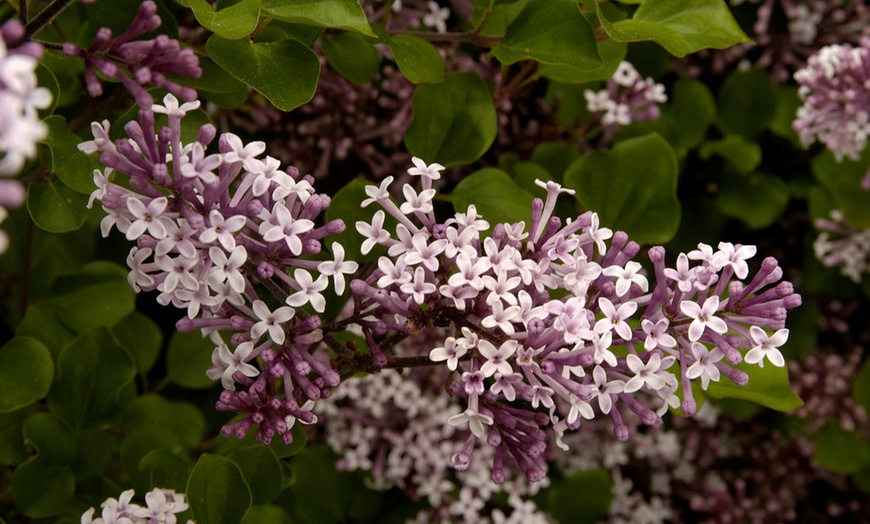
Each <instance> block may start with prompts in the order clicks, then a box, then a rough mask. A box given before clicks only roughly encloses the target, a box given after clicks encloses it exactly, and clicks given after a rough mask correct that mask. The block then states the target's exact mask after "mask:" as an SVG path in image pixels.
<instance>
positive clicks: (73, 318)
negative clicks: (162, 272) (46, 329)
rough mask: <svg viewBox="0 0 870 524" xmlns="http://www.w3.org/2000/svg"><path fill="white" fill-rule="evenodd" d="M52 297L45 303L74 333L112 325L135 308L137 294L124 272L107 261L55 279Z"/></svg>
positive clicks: (97, 262) (91, 264)
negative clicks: (50, 306) (51, 307)
mask: <svg viewBox="0 0 870 524" xmlns="http://www.w3.org/2000/svg"><path fill="white" fill-rule="evenodd" d="M52 295H54V296H53V297H52V298H51V299H50V300H49V302H48V303H49V304H51V305H52V306H53V307H54V308H55V311H56V314H57V317H58V318H59V319H60V321H61V322H63V324H64V325H65V326H67V327H69V328H70V329H71V330H73V331H75V332H76V333H84V332H86V331H89V330H91V329H93V328H96V327H111V326H114V325H115V324H117V323H118V322H120V321H121V320H122V319H123V318H124V317H126V316H127V315H129V314H130V313H132V312H133V309H134V308H135V306H136V293H135V292H134V291H133V290H132V289H131V288H130V285H129V284H128V283H127V271H126V270H125V269H123V268H121V266H118V265H116V264H112V263H110V262H102V261H96V262H91V263H90V264H88V265H86V266H84V267H82V268H81V269H79V270H78V271H75V272H73V273H68V274H66V275H63V276H61V277H58V279H57V280H56V281H55V282H54V284H53V285H52Z"/></svg>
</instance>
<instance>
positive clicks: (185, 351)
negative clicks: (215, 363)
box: [166, 331, 215, 389]
mask: <svg viewBox="0 0 870 524" xmlns="http://www.w3.org/2000/svg"><path fill="white" fill-rule="evenodd" d="M213 351H214V343H213V342H212V341H211V339H208V338H203V337H202V335H201V334H200V333H199V331H191V332H189V333H178V332H176V333H173V334H172V337H171V338H170V339H169V349H168V350H167V355H166V375H167V378H168V379H169V380H171V381H172V382H174V383H175V384H178V385H179V386H183V387H186V388H189V389H208V388H210V387H212V386H214V384H215V383H214V381H213V380H212V379H210V378H208V377H207V376H206V374H205V372H206V370H207V369H208V368H210V367H211V354H212V352H213Z"/></svg>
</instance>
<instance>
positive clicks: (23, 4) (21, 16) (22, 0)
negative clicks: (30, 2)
mask: <svg viewBox="0 0 870 524" xmlns="http://www.w3.org/2000/svg"><path fill="white" fill-rule="evenodd" d="M18 21H19V22H21V25H27V0H18Z"/></svg>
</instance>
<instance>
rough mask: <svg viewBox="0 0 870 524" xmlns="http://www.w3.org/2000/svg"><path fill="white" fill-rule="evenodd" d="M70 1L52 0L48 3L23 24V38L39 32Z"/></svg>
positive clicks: (23, 0) (71, 0)
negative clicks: (52, 0)
mask: <svg viewBox="0 0 870 524" xmlns="http://www.w3.org/2000/svg"><path fill="white" fill-rule="evenodd" d="M21 2H22V3H24V2H26V0H21ZM72 2H73V0H54V2H52V3H50V4H48V6H46V8H45V9H43V10H42V11H40V13H39V14H38V15H36V17H35V18H34V19H33V20H31V21H30V22H28V23H27V25H25V26H24V39H25V40H28V39H29V38H30V37H31V36H33V35H35V34H36V33H38V32H40V31H41V30H42V28H44V27H45V26H47V25H48V24H50V23H51V21H52V20H54V18H55V17H56V16H57V15H59V14H60V13H61V11H63V10H64V9H66V8H67V6H69V5H70V4H71V3H72ZM25 14H26V13H25Z"/></svg>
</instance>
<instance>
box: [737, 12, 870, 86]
mask: <svg viewBox="0 0 870 524" xmlns="http://www.w3.org/2000/svg"><path fill="white" fill-rule="evenodd" d="M778 13H781V14H782V15H784V16H785V24H782V25H784V26H785V27H786V28H787V32H786V33H783V34H778V33H777V32H776V31H775V30H774V29H773V28H774V27H775V26H777V24H778V23H777V22H776V21H775V16H776V15H777V14H778ZM868 23H870V6H868V5H867V3H866V2H864V1H863V0H833V1H832V0H764V1H763V2H761V5H760V6H759V7H758V18H757V20H756V22H755V25H754V27H753V29H754V31H755V41H756V44H757V45H758V47H759V48H760V49H762V52H761V55H760V56H759V57H758V58H757V59H756V61H755V66H756V67H762V68H769V69H770V70H771V74H772V76H773V77H774V78H776V79H778V80H786V79H788V77H789V71H794V70H795V69H798V68H800V67H801V66H802V64H803V61H804V60H805V59H806V57H807V56H809V55H811V54H813V53H814V52H815V51H816V50H817V49H818V48H819V47H822V46H826V45H831V44H842V43H845V42H853V43H857V41H858V39H859V38H861V37H862V36H868V35H870V27H868ZM743 48H744V49H746V47H745V46H744V47H743Z"/></svg>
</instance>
